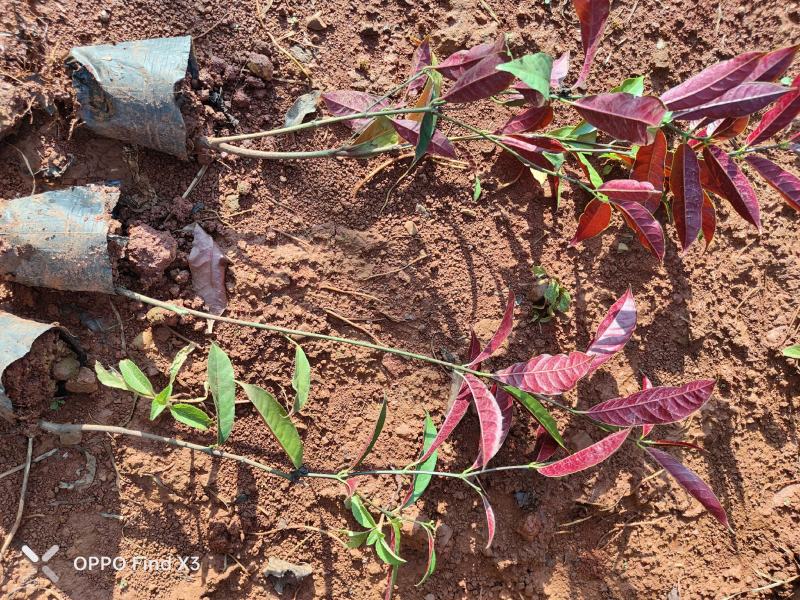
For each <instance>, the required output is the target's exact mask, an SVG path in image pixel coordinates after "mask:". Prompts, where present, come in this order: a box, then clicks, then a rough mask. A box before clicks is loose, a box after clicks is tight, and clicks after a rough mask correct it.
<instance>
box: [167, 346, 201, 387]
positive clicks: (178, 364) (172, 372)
mask: <svg viewBox="0 0 800 600" xmlns="http://www.w3.org/2000/svg"><path fill="white" fill-rule="evenodd" d="M196 347H197V346H195V345H194V344H189V345H188V346H186V347H184V348H181V349H180V350H178V353H177V354H176V355H175V358H173V359H172V365H170V367H169V382H170V383H175V378H176V377H177V376H178V373H179V372H180V370H181V368H182V367H183V363H185V362H186V359H187V358H189V354H191V353H192V350H194V349H195V348H196Z"/></svg>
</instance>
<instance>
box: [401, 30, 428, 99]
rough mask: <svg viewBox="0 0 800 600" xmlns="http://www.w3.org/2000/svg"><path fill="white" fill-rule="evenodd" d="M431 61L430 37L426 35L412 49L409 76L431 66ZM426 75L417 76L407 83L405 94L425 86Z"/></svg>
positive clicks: (412, 92)
mask: <svg viewBox="0 0 800 600" xmlns="http://www.w3.org/2000/svg"><path fill="white" fill-rule="evenodd" d="M432 62H433V53H432V52H431V38H430V36H426V37H425V39H424V40H422V41H421V42H420V44H419V46H417V49H416V50H414V55H413V56H412V57H411V76H414V75H416V74H417V73H419V72H420V71H422V69H424V68H425V67H429V66H431V63H432ZM426 80H427V77H418V78H417V79H415V80H414V81H412V82H411V83H409V84H408V91H407V94H414V93H416V92H419V91H421V90H422V88H424V87H425V82H426Z"/></svg>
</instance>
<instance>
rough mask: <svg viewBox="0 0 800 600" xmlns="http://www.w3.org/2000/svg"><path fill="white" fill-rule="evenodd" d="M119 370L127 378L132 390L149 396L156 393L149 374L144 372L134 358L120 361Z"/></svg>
mask: <svg viewBox="0 0 800 600" xmlns="http://www.w3.org/2000/svg"><path fill="white" fill-rule="evenodd" d="M119 372H120V373H122V377H123V378H124V379H125V383H126V384H127V386H128V389H129V390H130V391H132V392H136V393H137V394H140V395H142V396H147V397H148V398H152V397H153V396H155V395H156V393H155V390H153V384H152V383H150V380H149V379H148V378H147V375H145V374H144V373H142V370H141V369H140V368H139V367H137V366H136V363H135V362H133V361H132V360H128V359H127V358H126V359H125V360H122V361H120V363H119Z"/></svg>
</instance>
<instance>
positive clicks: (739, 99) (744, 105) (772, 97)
mask: <svg viewBox="0 0 800 600" xmlns="http://www.w3.org/2000/svg"><path fill="white" fill-rule="evenodd" d="M789 91H790V88H787V87H784V86H782V85H776V84H774V83H766V82H763V81H752V82H748V83H741V84H739V85H737V86H736V87H734V88H731V89H730V90H728V91H727V92H725V93H724V94H722V95H721V96H718V97H716V98H714V99H713V100H711V101H710V102H708V103H706V104H702V105H700V106H696V107H694V108H690V109H688V110H684V111H680V112H676V113H675V114H674V115H673V118H674V119H676V120H681V121H691V120H693V119H726V118H729V117H744V116H746V115H751V114H753V113H754V112H757V111H759V110H761V109H762V108H764V107H765V106H767V105H769V104H772V103H773V102H775V101H776V100H777V99H778V98H780V97H781V96H783V95H784V94H786V93H787V92H789Z"/></svg>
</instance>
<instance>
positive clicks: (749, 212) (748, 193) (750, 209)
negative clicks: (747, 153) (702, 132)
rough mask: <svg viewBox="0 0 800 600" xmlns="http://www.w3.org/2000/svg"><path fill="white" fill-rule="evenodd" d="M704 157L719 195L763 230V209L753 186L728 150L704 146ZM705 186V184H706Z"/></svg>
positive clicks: (743, 216)
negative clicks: (761, 209) (760, 207)
mask: <svg viewBox="0 0 800 600" xmlns="http://www.w3.org/2000/svg"><path fill="white" fill-rule="evenodd" d="M703 157H704V158H705V164H706V166H707V167H708V170H709V172H710V174H711V175H712V176H713V178H714V181H715V182H716V183H717V185H718V186H719V195H720V196H722V197H723V198H725V199H726V200H727V201H728V202H730V203H731V206H733V209H734V210H735V211H736V212H737V213H739V215H740V216H741V217H742V218H743V219H744V220H746V221H748V222H749V223H752V224H753V225H755V226H756V227H757V228H758V230H759V231H761V214H760V213H761V211H760V209H759V206H758V198H757V197H756V193H755V191H754V190H753V186H752V185H750V182H749V181H748V180H747V177H745V176H744V173H742V171H741V170H740V169H739V167H738V166H737V164H736V163H735V162H734V161H733V159H732V158H731V157H730V156H728V154H727V152H725V151H724V150H722V149H721V148H718V147H717V146H713V145H712V146H706V147H704V148H703ZM704 187H705V185H704Z"/></svg>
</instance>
